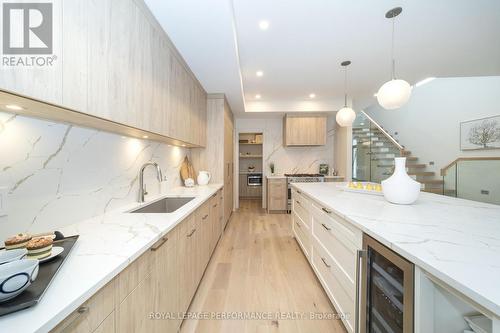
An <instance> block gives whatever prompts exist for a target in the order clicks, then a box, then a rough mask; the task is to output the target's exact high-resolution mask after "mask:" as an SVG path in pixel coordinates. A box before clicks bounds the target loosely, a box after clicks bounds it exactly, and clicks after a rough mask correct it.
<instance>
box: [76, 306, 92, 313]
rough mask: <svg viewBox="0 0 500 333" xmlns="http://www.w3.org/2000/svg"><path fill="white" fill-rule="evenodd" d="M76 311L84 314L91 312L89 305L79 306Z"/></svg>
mask: <svg viewBox="0 0 500 333" xmlns="http://www.w3.org/2000/svg"><path fill="white" fill-rule="evenodd" d="M76 312H78V313H80V314H82V313H85V312H89V307H88V306H80V307H79V308H78V310H76Z"/></svg>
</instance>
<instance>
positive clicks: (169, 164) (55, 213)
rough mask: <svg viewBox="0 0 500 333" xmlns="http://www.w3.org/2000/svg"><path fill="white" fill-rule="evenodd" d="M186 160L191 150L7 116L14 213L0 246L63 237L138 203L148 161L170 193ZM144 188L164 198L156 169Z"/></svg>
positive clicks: (3, 162) (3, 128)
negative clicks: (15, 237)
mask: <svg viewBox="0 0 500 333" xmlns="http://www.w3.org/2000/svg"><path fill="white" fill-rule="evenodd" d="M186 155H188V156H189V155H190V150H189V149H185V148H180V147H172V146H169V145H166V144H163V143H159V142H155V141H149V140H139V139H134V138H129V137H123V136H120V135H117V134H113V133H108V132H103V131H98V130H95V129H89V128H82V127H78V126H74V125H68V124H63V123H55V122H50V121H45V120H40V119H35V118H29V117H23V116H16V115H14V114H9V113H2V112H0V188H1V187H5V188H6V191H7V200H6V204H7V213H8V215H7V216H2V217H0V245H1V244H2V241H3V239H5V238H6V237H8V236H10V235H12V234H15V233H18V232H26V231H27V232H32V233H38V232H45V231H52V230H57V229H58V228H59V227H61V226H64V225H68V224H72V223H75V222H78V221H81V220H84V219H87V218H90V217H94V216H97V215H101V214H103V213H104V212H106V211H109V210H113V209H116V208H119V207H120V206H123V205H125V204H128V203H131V202H133V201H135V200H137V192H138V187H139V186H138V178H137V176H138V171H139V168H140V167H141V165H142V164H143V163H145V162H147V161H155V162H157V163H158V164H160V166H161V169H162V171H163V174H164V176H166V177H167V181H168V186H178V185H180V184H181V181H180V176H179V168H180V164H181V163H182V160H183V158H184V156H186ZM145 183H146V186H147V189H148V192H149V193H150V194H155V193H158V191H159V185H158V182H157V181H156V178H155V172H154V170H153V168H148V169H147V170H146V173H145Z"/></svg>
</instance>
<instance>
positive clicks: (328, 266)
mask: <svg viewBox="0 0 500 333" xmlns="http://www.w3.org/2000/svg"><path fill="white" fill-rule="evenodd" d="M321 261H323V264H325V266H326V267H327V268H330V267H332V266H330V265H328V264H327V263H326V260H325V258H323V257H321Z"/></svg>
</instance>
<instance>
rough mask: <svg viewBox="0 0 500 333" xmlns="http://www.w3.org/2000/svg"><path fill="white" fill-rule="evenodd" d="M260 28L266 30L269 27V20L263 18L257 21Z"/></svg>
mask: <svg viewBox="0 0 500 333" xmlns="http://www.w3.org/2000/svg"><path fill="white" fill-rule="evenodd" d="M259 28H260V30H267V29H268V28H269V21H266V20H263V21H260V22H259Z"/></svg>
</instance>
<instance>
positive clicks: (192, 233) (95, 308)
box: [52, 190, 223, 333]
mask: <svg viewBox="0 0 500 333" xmlns="http://www.w3.org/2000/svg"><path fill="white" fill-rule="evenodd" d="M221 192H222V190H219V191H218V192H217V193H216V194H215V195H213V196H212V197H211V198H210V199H208V200H207V201H206V202H205V203H204V204H203V205H202V206H201V207H199V208H198V209H197V210H196V211H195V212H193V213H192V214H191V215H190V216H188V217H187V218H185V219H184V220H183V221H182V222H181V223H179V224H178V225H177V226H176V227H175V228H174V229H172V230H171V231H169V232H168V233H167V234H166V235H165V236H163V237H162V238H161V239H160V240H159V241H158V242H156V243H155V244H154V245H153V246H152V247H151V248H150V249H149V250H147V251H146V252H145V253H143V254H142V255H141V256H140V257H139V258H137V259H136V260H134V261H133V262H132V263H131V264H130V265H129V266H128V267H127V268H125V269H124V270H123V271H122V272H121V273H120V274H119V275H118V276H116V277H115V278H114V279H113V280H111V281H110V282H109V283H108V284H107V285H106V286H104V287H103V288H101V289H100V290H99V291H98V292H97V293H96V294H95V295H94V296H92V297H91V298H90V299H89V300H88V301H86V302H85V303H84V304H82V305H81V306H80V308H78V310H77V311H75V312H74V313H72V314H71V315H69V316H68V317H67V318H65V319H64V320H63V321H62V322H61V323H59V325H57V326H56V327H55V328H54V329H53V330H52V332H57V333H60V332H65V333H66V332H71V333H73V332H77V333H91V332H99V333H112V332H117V333H123V332H125V333H127V332H148V333H149V332H153V333H170V332H172V333H174V332H177V331H178V329H179V327H180V325H181V323H182V315H183V313H184V312H185V311H187V309H188V307H189V304H190V303H191V300H192V298H193V296H194V294H195V292H196V289H197V288H198V285H199V283H200V281H201V278H202V276H203V273H204V271H205V269H206V267H207V264H208V262H209V260H210V257H211V254H212V252H213V250H214V248H215V246H216V245H217V241H218V240H219V237H220V235H221V233H222V229H223V227H222V226H223V223H222V222H221V221H222V220H223V219H222V218H221V211H222V210H221V207H220V203H221V201H222V194H221Z"/></svg>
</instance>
